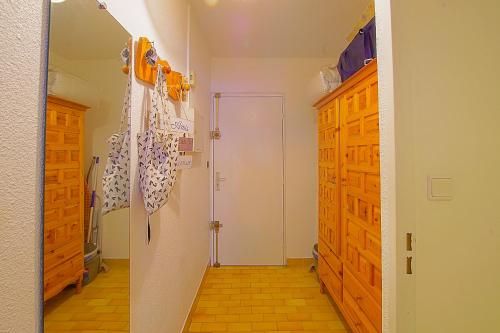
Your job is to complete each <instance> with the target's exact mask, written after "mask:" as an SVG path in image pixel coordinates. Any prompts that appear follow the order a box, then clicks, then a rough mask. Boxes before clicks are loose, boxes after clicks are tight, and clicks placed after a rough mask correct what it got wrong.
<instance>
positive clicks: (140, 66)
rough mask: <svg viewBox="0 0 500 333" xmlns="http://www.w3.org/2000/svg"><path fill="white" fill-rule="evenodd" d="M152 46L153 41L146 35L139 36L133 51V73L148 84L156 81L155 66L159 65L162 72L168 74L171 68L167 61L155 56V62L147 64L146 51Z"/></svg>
mask: <svg viewBox="0 0 500 333" xmlns="http://www.w3.org/2000/svg"><path fill="white" fill-rule="evenodd" d="M152 47H154V43H153V42H150V41H149V40H148V39H147V38H146V37H140V38H139V41H138V42H137V49H136V53H135V75H136V76H137V78H138V79H139V80H141V81H144V82H146V83H149V84H153V85H154V83H155V82H156V74H157V73H156V71H157V68H158V67H157V66H158V65H161V66H162V70H163V73H165V74H166V75H168V74H169V73H170V72H171V71H172V68H171V67H170V64H169V63H168V61H166V60H163V59H161V58H160V57H157V59H156V63H155V64H153V65H151V64H149V62H148V60H147V58H146V53H147V52H148V51H149V50H150V49H151V48H152Z"/></svg>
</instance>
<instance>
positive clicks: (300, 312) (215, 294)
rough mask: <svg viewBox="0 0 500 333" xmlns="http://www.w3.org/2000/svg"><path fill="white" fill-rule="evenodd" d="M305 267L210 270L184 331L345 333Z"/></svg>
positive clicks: (299, 262) (305, 264) (294, 264)
mask: <svg viewBox="0 0 500 333" xmlns="http://www.w3.org/2000/svg"><path fill="white" fill-rule="evenodd" d="M310 264H311V262H310V261H309V260H300V259H299V260H293V259H292V260H289V266H287V267H279V266H244V267H243V266H226V267H221V268H213V267H210V268H209V269H208V271H207V274H206V276H205V279H204V282H203V284H202V286H201V288H200V291H199V294H198V298H197V300H196V301H195V304H194V305H193V309H192V310H191V314H190V317H189V319H188V321H187V323H186V327H185V329H184V332H185V333H194V332H211V333H217V332H254V333H258V332H261V333H263V332H282V333H283V332H301V333H320V332H321V333H347V332H349V330H348V329H347V325H346V324H345V323H344V321H343V319H342V317H341V315H340V313H339V311H338V310H337V308H336V307H335V306H334V305H332V304H333V302H332V301H330V300H329V298H328V296H326V295H322V294H320V292H319V283H318V280H317V278H316V274H315V273H310V272H309V267H310Z"/></svg>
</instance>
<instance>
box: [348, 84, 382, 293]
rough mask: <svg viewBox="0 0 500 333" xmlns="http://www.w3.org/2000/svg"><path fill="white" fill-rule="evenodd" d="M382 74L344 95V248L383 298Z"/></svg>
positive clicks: (354, 266)
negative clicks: (380, 79)
mask: <svg viewBox="0 0 500 333" xmlns="http://www.w3.org/2000/svg"><path fill="white" fill-rule="evenodd" d="M377 91H378V90H377V76H376V74H374V75H372V76H370V77H368V78H367V79H365V80H363V81H361V82H360V83H358V84H357V85H355V86H354V87H353V88H351V89H350V90H348V91H347V92H346V93H345V94H344V95H343V96H342V98H341V100H340V110H341V112H340V119H341V138H340V142H341V161H342V162H341V174H342V190H341V191H342V193H341V195H342V215H341V216H342V228H341V229H342V242H341V243H342V254H343V258H344V260H345V265H346V266H347V267H348V268H349V270H350V271H351V272H352V273H353V275H354V276H355V278H356V279H357V280H358V281H359V283H361V284H362V285H363V287H364V288H365V289H366V290H367V291H368V292H369V293H370V294H371V295H372V296H373V297H374V298H375V300H377V302H380V300H381V283H380V281H381V277H380V270H381V267H380V266H381V246H380V153H379V149H380V148H379V123H378V106H377V101H378V99H377V96H376V93H377Z"/></svg>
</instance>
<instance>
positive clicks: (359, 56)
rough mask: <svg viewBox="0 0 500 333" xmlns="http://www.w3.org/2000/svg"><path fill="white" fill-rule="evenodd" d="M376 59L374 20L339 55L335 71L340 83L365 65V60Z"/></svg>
mask: <svg viewBox="0 0 500 333" xmlns="http://www.w3.org/2000/svg"><path fill="white" fill-rule="evenodd" d="M376 57H377V46H376V30H375V18H373V19H372V20H371V21H370V22H368V24H367V25H365V26H364V27H363V29H361V30H360V31H359V33H358V34H357V35H356V37H354V39H353V40H352V42H351V43H350V44H349V46H348V47H347V48H346V49H345V50H344V52H342V53H341V55H340V58H339V62H338V64H337V69H338V71H339V73H340V77H341V78H342V82H344V81H345V80H347V79H348V78H350V77H351V76H352V75H354V74H355V73H356V72H357V71H359V70H360V69H361V68H363V66H364V65H365V60H367V59H373V58H376Z"/></svg>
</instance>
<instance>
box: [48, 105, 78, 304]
mask: <svg viewBox="0 0 500 333" xmlns="http://www.w3.org/2000/svg"><path fill="white" fill-rule="evenodd" d="M85 110H87V107H85V106H83V105H79V104H76V103H72V102H68V101H65V100H62V99H59V98H56V97H53V96H49V97H48V100H47V114H46V131H45V196H44V274H43V278H44V282H43V286H44V300H47V299H49V298H51V297H53V296H55V295H57V294H58V293H59V292H60V291H61V290H63V289H64V288H65V287H66V286H67V285H69V284H76V285H77V292H79V291H80V289H81V284H82V277H83V209H84V207H83V166H84V163H83V124H84V112H85Z"/></svg>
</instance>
